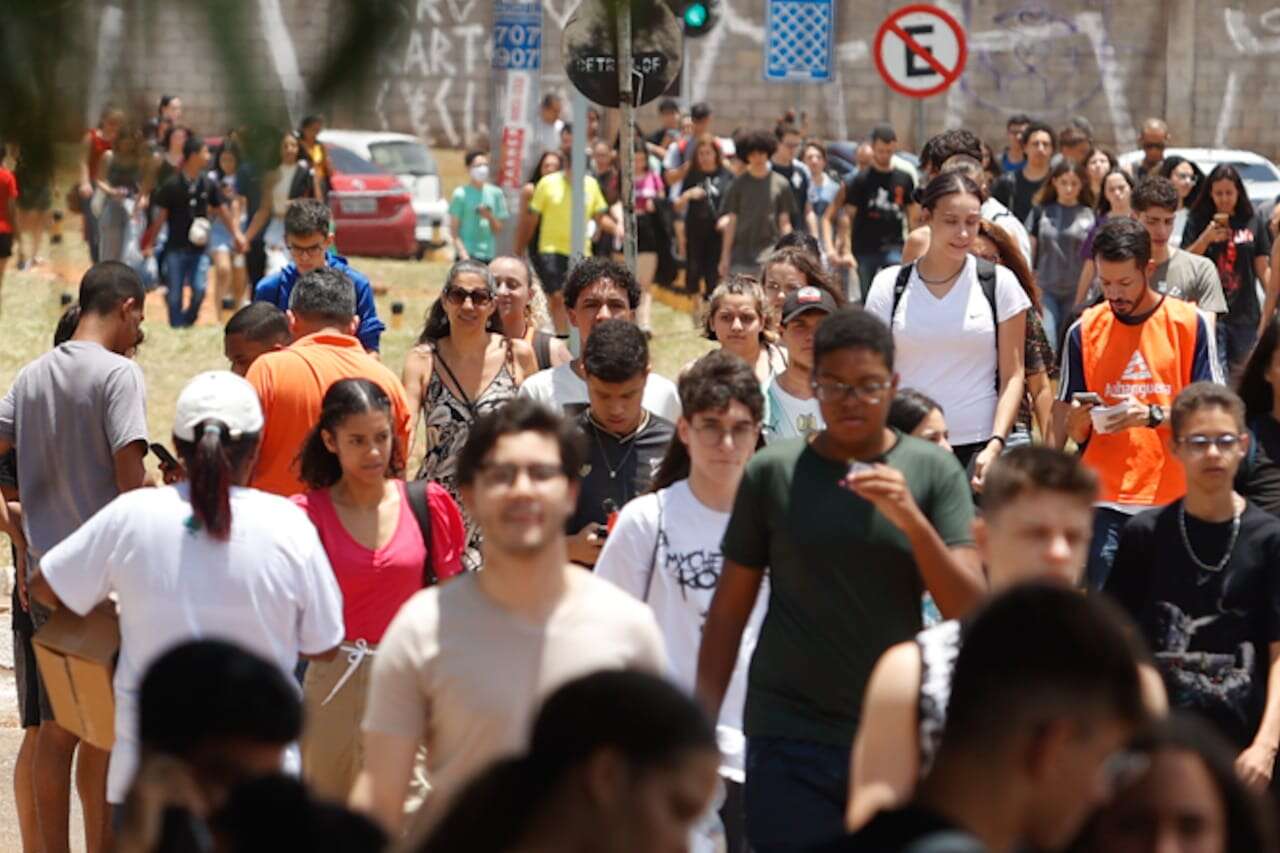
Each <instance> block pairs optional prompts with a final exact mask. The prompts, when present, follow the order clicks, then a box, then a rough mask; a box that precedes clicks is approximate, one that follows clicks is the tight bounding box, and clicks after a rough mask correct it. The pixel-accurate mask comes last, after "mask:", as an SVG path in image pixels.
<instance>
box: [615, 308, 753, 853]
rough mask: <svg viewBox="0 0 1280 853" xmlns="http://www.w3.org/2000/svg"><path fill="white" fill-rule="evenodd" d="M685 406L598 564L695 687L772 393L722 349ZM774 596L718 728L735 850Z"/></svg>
mask: <svg viewBox="0 0 1280 853" xmlns="http://www.w3.org/2000/svg"><path fill="white" fill-rule="evenodd" d="M722 286H723V285H722ZM680 405H681V410H682V412H683V414H682V415H681V416H680V419H679V421H678V422H677V423H676V440H675V441H672V442H671V445H670V447H669V448H668V449H667V454H666V456H665V457H664V458H663V460H662V464H661V466H660V467H659V469H658V473H657V475H656V476H655V477H654V483H653V491H652V492H650V493H649V494H647V495H643V496H642V497H639V498H636V499H635V500H633V501H631V502H629V503H628V504H627V505H626V506H624V507H623V508H622V512H621V513H620V514H619V516H618V520H617V523H616V524H615V525H614V528H613V530H612V531H611V532H610V533H609V536H608V538H607V539H606V540H605V544H604V550H602V551H601V552H600V558H599V560H597V562H596V565H595V572H596V574H597V575H599V576H600V577H603V578H606V579H608V580H611V581H613V582H614V583H616V584H617V585H618V586H620V587H622V588H623V589H624V590H626V591H627V592H629V593H631V594H632V595H634V596H635V597H636V598H638V599H640V600H641V601H643V602H645V603H646V604H648V605H649V607H650V608H651V609H652V610H653V614H654V616H655V617H656V618H657V620H658V627H659V628H661V629H662V634H663V639H664V640H665V641H666V643H665V645H666V648H667V654H668V655H669V656H670V658H671V665H672V668H673V670H674V674H675V678H676V681H677V683H678V684H680V685H681V686H682V687H684V688H685V689H686V690H688V691H689V692H690V693H692V692H693V688H694V676H695V675H696V674H697V668H698V643H699V641H700V640H701V637H702V622H703V619H704V618H705V614H706V612H707V608H709V607H710V606H711V597H712V596H713V595H714V594H715V591H716V585H717V583H718V581H719V577H720V566H721V562H722V559H721V556H720V540H721V539H722V538H723V537H724V531H725V528H726V527H727V526H728V524H729V511H730V510H731V509H732V508H733V497H734V494H735V493H736V492H737V490H738V483H739V482H740V481H741V480H742V473H743V471H744V470H745V469H746V467H747V460H749V459H750V458H751V454H752V453H754V452H755V449H756V444H757V442H758V441H759V439H760V425H761V422H762V420H763V419H764V396H763V394H762V393H761V391H760V383H759V381H758V380H757V379H756V376H755V371H753V370H752V369H751V367H750V366H748V365H747V363H746V362H744V361H743V360H742V359H740V358H738V357H737V356H734V355H730V354H729V353H727V352H725V351H723V350H720V351H712V352H709V353H707V354H706V355H704V356H703V357H702V358H700V359H698V360H697V361H696V362H694V363H693V366H692V367H690V368H689V369H688V370H686V371H685V372H684V374H683V375H681V377H680ZM768 598H769V596H768V591H767V587H766V591H765V593H764V594H763V595H760V596H759V597H758V598H757V600H756V606H755V609H754V610H753V611H752V614H751V619H750V621H749V622H748V624H747V628H746V630H745V631H744V632H743V635H742V646H741V648H740V651H739V653H738V666H737V668H736V669H735V670H734V676H733V681H732V682H731V683H730V686H729V693H728V695H727V697H726V699H725V702H724V704H723V705H722V706H721V708H722V711H721V714H720V725H719V727H718V728H719V732H720V738H721V748H722V751H723V753H724V760H723V762H722V763H721V769H720V774H721V776H723V777H724V779H725V781H726V783H727V784H728V786H729V796H728V798H727V802H728V803H729V805H730V808H729V809H728V813H727V814H724V817H725V826H726V830H727V835H728V837H729V839H730V846H729V848H728V849H729V850H731V851H735V853H736V852H737V851H741V850H743V849H744V847H743V842H742V839H743V836H744V828H743V826H742V821H743V817H742V811H741V803H742V801H741V793H742V792H741V786H742V783H743V781H744V779H745V774H744V757H745V756H744V747H745V741H744V740H743V735H742V708H743V703H744V702H745V700H746V686H747V666H748V664H749V663H750V661H751V655H752V654H753V652H754V651H755V644H756V638H757V637H758V636H759V633H760V623H761V622H762V621H763V620H764V611H765V607H766V603H767V601H768ZM734 804H736V807H735V805H734Z"/></svg>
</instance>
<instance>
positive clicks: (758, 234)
mask: <svg viewBox="0 0 1280 853" xmlns="http://www.w3.org/2000/svg"><path fill="white" fill-rule="evenodd" d="M720 212H721V213H722V214H725V213H732V214H734V215H736V216H737V217H738V220H737V223H736V224H735V225H734V228H733V251H732V254H731V255H730V258H729V261H730V263H731V265H732V266H733V267H734V268H750V269H751V270H752V271H753V272H757V273H758V271H759V269H760V266H761V264H763V263H764V261H765V258H767V257H768V256H769V252H770V251H771V250H772V249H773V244H774V243H776V242H778V238H779V237H781V236H782V231H781V230H780V229H779V228H778V214H780V213H786V214H787V215H788V216H789V217H791V225H792V227H795V225H796V223H797V222H799V221H800V217H799V214H798V213H797V210H796V198H795V194H794V193H792V192H791V184H789V183H787V179H786V178H784V177H782V176H781V175H779V174H778V173H777V172H770V173H769V174H768V175H766V176H765V177H763V178H757V177H754V176H752V175H751V174H750V173H748V172H743V173H742V174H741V175H739V176H738V177H737V178H735V179H734V181H733V183H731V184H729V189H728V191H726V192H725V195H724V204H723V205H722V206H721V208H720Z"/></svg>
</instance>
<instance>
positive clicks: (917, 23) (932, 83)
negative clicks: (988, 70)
mask: <svg viewBox="0 0 1280 853" xmlns="http://www.w3.org/2000/svg"><path fill="white" fill-rule="evenodd" d="M871 53H872V56H873V57H874V58H875V61H876V70H878V71H879V72H880V76H881V77H883V78H884V82H885V83H887V84H888V85H889V88H891V89H893V90H894V91H895V92H897V93H898V94H900V95H906V96H907V97H908V98H928V97H930V96H932V95H936V94H938V93H939V92H944V91H946V89H947V87H949V86H950V85H951V84H952V83H954V82H956V80H958V79H960V75H961V74H962V73H964V64H965V60H966V59H967V58H968V47H967V46H966V44H965V35H964V29H963V28H962V27H961V26H960V24H959V22H957V21H956V19H955V18H953V17H951V15H949V14H947V13H946V12H944V11H943V10H941V9H939V8H938V7H937V6H928V5H924V4H919V5H913V6H904V7H902V8H901V9H898V10H897V11H896V12H894V13H893V14H892V15H890V16H889V17H888V18H887V19H885V22H884V23H883V24H881V25H880V29H879V30H878V31H877V32H876V38H875V42H874V43H873V46H872V50H871Z"/></svg>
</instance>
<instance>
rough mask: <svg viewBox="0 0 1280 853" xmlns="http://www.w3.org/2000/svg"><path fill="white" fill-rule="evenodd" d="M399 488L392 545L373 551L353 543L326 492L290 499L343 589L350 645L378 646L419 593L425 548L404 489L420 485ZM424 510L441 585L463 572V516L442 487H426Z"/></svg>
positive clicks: (344, 616)
mask: <svg viewBox="0 0 1280 853" xmlns="http://www.w3.org/2000/svg"><path fill="white" fill-rule="evenodd" d="M399 485H400V520H399V522H398V523H397V524H396V531H395V533H394V534H393V535H392V536H391V540H390V541H389V542H387V544H386V545H383V546H382V547H381V548H379V549H377V550H376V551H375V550H372V549H370V548H366V547H365V546H364V545H362V544H360V543H359V542H357V541H356V540H355V538H354V537H352V535H351V534H350V533H348V532H347V528H346V527H344V526H343V524H342V520H341V519H340V518H338V512H337V510H336V509H335V508H334V506H333V498H332V497H331V496H330V494H329V490H328V489H320V490H319V491H314V492H307V493H305V494H301V495H294V496H293V498H292V500H293V502H294V503H296V504H297V505H298V506H300V507H302V508H303V509H304V510H306V513H307V516H308V517H310V519H311V523H312V524H314V525H315V527H316V531H317V532H318V533H319V534H320V541H321V543H323V545H324V550H325V552H326V553H327V554H328V555H329V563H330V565H332V566H333V573H334V575H335V576H336V577H337V580H338V587H339V588H340V589H341V590H342V618H343V622H344V623H345V625H346V639H347V641H348V642H353V641H355V640H360V639H363V640H364V641H366V642H368V643H370V644H377V643H380V642H381V641H382V634H383V632H385V631H386V630H387V625H388V624H390V622H391V619H392V617H393V616H395V615H396V613H397V612H398V611H399V610H400V605H402V604H404V603H405V601H407V600H408V599H409V597H410V596H412V595H413V594H414V593H415V592H417V591H418V590H420V589H422V566H423V562H424V561H425V560H426V552H427V548H426V543H425V542H423V540H422V531H421V530H420V529H419V528H418V520H417V519H416V518H414V516H413V509H412V507H410V506H409V498H408V494H407V489H408V488H415V489H420V488H422V487H423V484H422V483H421V482H414V483H413V484H412V485H409V484H406V483H405V482H404V481H400V482H399ZM426 488H427V506H428V508H429V509H430V511H431V546H432V550H433V552H434V553H433V554H432V559H431V564H432V566H433V567H434V568H435V571H436V577H437V578H439V579H440V580H444V579H445V578H451V577H453V576H454V575H456V574H460V573H461V572H462V548H463V545H464V544H465V543H466V529H465V527H464V526H463V523H462V514H461V513H460V512H459V511H458V506H457V504H455V503H454V502H453V498H451V497H450V496H449V493H448V492H446V491H445V490H444V489H443V488H442V487H441V486H439V485H437V484H436V483H428V484H427V485H426Z"/></svg>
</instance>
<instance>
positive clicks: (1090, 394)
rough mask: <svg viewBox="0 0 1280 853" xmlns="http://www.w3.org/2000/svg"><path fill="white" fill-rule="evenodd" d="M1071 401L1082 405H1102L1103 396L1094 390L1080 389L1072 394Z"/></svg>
mask: <svg viewBox="0 0 1280 853" xmlns="http://www.w3.org/2000/svg"><path fill="white" fill-rule="evenodd" d="M1071 402H1073V403H1079V404H1080V405H1082V406H1101V405H1102V398H1101V397H1100V396H1098V394H1097V393H1096V392H1094V391H1078V392H1076V393H1075V394H1072V395H1071Z"/></svg>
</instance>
